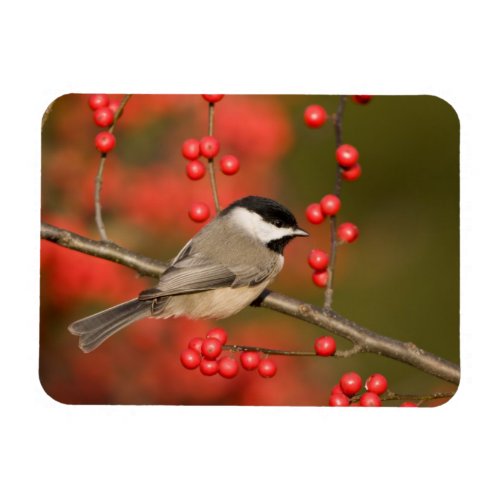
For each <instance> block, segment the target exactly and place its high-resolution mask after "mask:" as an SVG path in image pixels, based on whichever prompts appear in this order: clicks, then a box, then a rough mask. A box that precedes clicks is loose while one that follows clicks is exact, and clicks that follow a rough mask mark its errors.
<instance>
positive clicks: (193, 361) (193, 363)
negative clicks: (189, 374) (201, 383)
mask: <svg viewBox="0 0 500 500" xmlns="http://www.w3.org/2000/svg"><path fill="white" fill-rule="evenodd" d="M200 362H201V356H200V354H199V353H198V352H196V351H195V350H194V349H184V350H183V351H182V352H181V363H182V366H183V367H184V368H187V369H188V370H194V369H195V368H196V367H198V366H199V364H200Z"/></svg>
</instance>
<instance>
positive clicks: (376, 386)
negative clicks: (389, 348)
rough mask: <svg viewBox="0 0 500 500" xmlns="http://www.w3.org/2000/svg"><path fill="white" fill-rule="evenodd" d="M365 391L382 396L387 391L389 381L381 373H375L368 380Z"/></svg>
mask: <svg viewBox="0 0 500 500" xmlns="http://www.w3.org/2000/svg"><path fill="white" fill-rule="evenodd" d="M365 389H366V390H367V391H369V392H374V393H375V394H378V395H379V396H380V395H381V394H383V393H384V392H385V391H386V390H387V379H386V378H385V377H384V376H383V375H381V374H380V373H374V374H373V375H370V376H369V377H368V378H367V379H366V382H365Z"/></svg>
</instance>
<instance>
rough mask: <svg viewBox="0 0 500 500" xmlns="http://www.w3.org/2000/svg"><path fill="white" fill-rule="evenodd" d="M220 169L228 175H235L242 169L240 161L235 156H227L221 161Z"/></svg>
mask: <svg viewBox="0 0 500 500" xmlns="http://www.w3.org/2000/svg"><path fill="white" fill-rule="evenodd" d="M220 169H221V170H222V173H224V174H226V175H234V174H235V173H236V172H238V170H239V169H240V160H238V158H236V156H233V155H225V156H223V157H222V158H221V159H220Z"/></svg>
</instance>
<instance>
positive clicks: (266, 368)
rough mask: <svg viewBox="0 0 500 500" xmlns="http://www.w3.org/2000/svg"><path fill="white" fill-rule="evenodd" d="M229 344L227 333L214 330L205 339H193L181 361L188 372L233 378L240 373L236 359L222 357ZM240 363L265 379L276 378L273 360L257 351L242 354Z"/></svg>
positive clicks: (221, 330)
mask: <svg viewBox="0 0 500 500" xmlns="http://www.w3.org/2000/svg"><path fill="white" fill-rule="evenodd" d="M226 342H227V333H226V331H225V330H223V329H222V328H212V329H211V330H210V331H209V332H208V333H207V335H206V338H205V339H202V338H201V337H194V338H192V339H191V340H190V341H189V343H188V346H187V348H186V349H184V350H183V351H182V352H181V356H180V361H181V364H182V366H184V368H187V369H188V370H194V369H195V368H198V367H199V369H200V372H201V373H202V374H203V375H206V376H211V375H215V374H216V373H218V374H219V375H221V376H222V377H224V378H233V377H236V375H237V374H238V372H239V365H238V362H237V361H236V359H234V358H233V357H231V356H221V354H222V350H223V349H222V348H223V346H224V344H225V343H226ZM240 363H241V366H242V367H243V368H244V369H245V370H255V369H257V372H258V373H259V375H261V376H262V377H264V378H270V377H274V375H276V371H277V367H276V364H275V363H274V361H273V360H271V359H269V358H261V356H260V354H259V353H258V352H255V351H244V352H242V353H241V354H240Z"/></svg>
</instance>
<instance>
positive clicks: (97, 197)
mask: <svg viewBox="0 0 500 500" xmlns="http://www.w3.org/2000/svg"><path fill="white" fill-rule="evenodd" d="M130 97H131V94H126V95H125V96H124V97H123V99H122V100H121V102H120V106H118V109H117V110H116V112H115V116H114V118H113V123H112V124H111V125H110V126H109V127H108V132H110V133H113V130H114V129H115V125H116V122H117V120H118V118H119V117H120V115H121V113H122V111H123V108H124V107H125V104H127V102H128V100H129V99H130ZM106 158H107V153H101V159H100V161H99V168H98V169H97V175H96V177H95V189H94V210H95V223H96V225H97V230H98V231H99V237H100V238H101V240H103V241H109V239H108V236H107V234H106V229H105V227H104V221H103V220H102V209H101V189H102V174H103V172H104V165H105V163H106Z"/></svg>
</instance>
